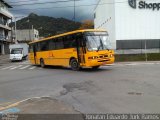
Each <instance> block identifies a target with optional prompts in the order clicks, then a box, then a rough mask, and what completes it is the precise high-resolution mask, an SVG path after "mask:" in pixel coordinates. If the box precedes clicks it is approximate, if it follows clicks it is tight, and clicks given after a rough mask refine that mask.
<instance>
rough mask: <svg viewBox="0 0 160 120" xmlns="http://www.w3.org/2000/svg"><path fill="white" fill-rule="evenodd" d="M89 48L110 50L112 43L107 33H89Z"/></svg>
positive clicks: (91, 49) (92, 49) (90, 49)
mask: <svg viewBox="0 0 160 120" xmlns="http://www.w3.org/2000/svg"><path fill="white" fill-rule="evenodd" d="M86 37H87V48H88V50H89V51H99V50H109V49H111V43H110V41H109V39H108V35H107V34H104V35H103V34H102V35H101V34H95V35H93V34H92V35H89V34H88V35H87V36H86Z"/></svg>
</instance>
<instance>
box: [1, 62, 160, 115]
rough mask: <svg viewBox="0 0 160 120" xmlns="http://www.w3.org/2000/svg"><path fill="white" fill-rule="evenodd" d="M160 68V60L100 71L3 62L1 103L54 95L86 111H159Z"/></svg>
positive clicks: (110, 67) (126, 64)
mask: <svg viewBox="0 0 160 120" xmlns="http://www.w3.org/2000/svg"><path fill="white" fill-rule="evenodd" d="M26 66H29V67H26ZM7 67H8V68H7ZM24 67H26V68H24ZM33 67H34V68H33ZM22 68H24V69H22ZM30 68H33V69H30ZM159 68H160V62H149V63H146V62H140V63H118V64H115V65H112V66H103V67H101V68H100V69H99V70H97V71H93V70H90V69H85V70H83V71H72V70H71V69H69V68H61V67H48V68H45V69H41V68H40V67H37V66H31V65H30V64H29V63H28V62H27V61H24V62H22V63H9V64H3V65H2V66H0V91H1V92H0V106H6V105H9V104H12V103H14V102H17V101H21V100H24V99H27V98H33V97H41V96H50V97H52V98H56V99H58V100H60V101H62V102H64V103H66V104H68V105H71V106H73V107H74V108H75V109H76V110H78V111H80V112H82V113H139V112H140V113H156V112H157V113H159V111H160V87H159V86H160V74H159Z"/></svg>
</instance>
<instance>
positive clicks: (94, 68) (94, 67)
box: [92, 66, 100, 70]
mask: <svg viewBox="0 0 160 120" xmlns="http://www.w3.org/2000/svg"><path fill="white" fill-rule="evenodd" d="M99 67H100V66H93V67H92V69H93V70H97V69H98V68H99Z"/></svg>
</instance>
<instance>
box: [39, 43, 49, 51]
mask: <svg viewBox="0 0 160 120" xmlns="http://www.w3.org/2000/svg"><path fill="white" fill-rule="evenodd" d="M40 46H41V51H47V50H48V42H46V41H45V42H41V43H40Z"/></svg>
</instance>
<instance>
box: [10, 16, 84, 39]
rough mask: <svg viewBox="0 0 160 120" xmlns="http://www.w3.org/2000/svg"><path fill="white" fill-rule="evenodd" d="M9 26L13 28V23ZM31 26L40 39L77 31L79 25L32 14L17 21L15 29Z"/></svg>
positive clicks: (61, 19)
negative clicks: (38, 33) (37, 31)
mask: <svg viewBox="0 0 160 120" xmlns="http://www.w3.org/2000/svg"><path fill="white" fill-rule="evenodd" d="M11 25H12V26H14V23H12V24H11ZM32 26H33V27H34V28H35V29H37V30H39V32H40V36H41V37H47V36H52V35H56V34H60V33H64V32H68V31H73V30H76V29H79V28H80V26H81V23H80V22H74V21H72V20H68V19H65V18H53V17H48V16H38V15H37V14H34V13H31V14H30V15H29V16H28V17H25V18H23V19H21V20H18V21H17V29H29V28H30V29H31V28H32Z"/></svg>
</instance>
